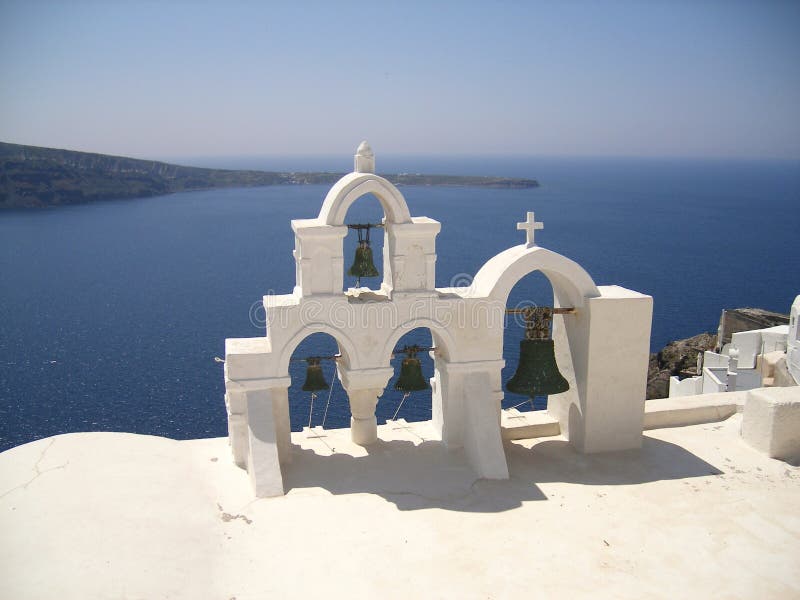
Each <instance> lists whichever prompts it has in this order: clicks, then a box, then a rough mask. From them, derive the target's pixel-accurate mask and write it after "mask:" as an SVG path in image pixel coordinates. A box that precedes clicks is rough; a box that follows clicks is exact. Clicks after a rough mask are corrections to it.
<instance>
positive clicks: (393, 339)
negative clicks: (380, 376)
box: [381, 317, 458, 364]
mask: <svg viewBox="0 0 800 600" xmlns="http://www.w3.org/2000/svg"><path fill="white" fill-rule="evenodd" d="M419 328H426V329H428V330H430V332H431V337H432V338H433V344H434V346H436V349H437V352H438V353H439V354H440V355H441V356H442V358H444V359H445V360H446V361H448V362H453V361H456V360H457V356H455V354H454V353H455V352H456V350H457V348H458V347H457V346H456V343H455V340H454V339H453V336H452V334H451V333H450V332H449V331H448V330H447V328H446V327H445V326H444V325H442V324H441V323H439V322H438V321H434V320H433V319H429V318H425V317H423V318H418V319H410V320H408V321H406V322H405V323H403V324H401V325H400V326H399V327H397V328H396V329H395V330H394V331H392V333H391V335H390V336H389V337H388V338H387V340H386V344H385V345H384V347H383V352H382V354H381V362H382V364H390V363H389V361H390V360H391V357H392V353H393V352H394V349H395V346H397V343H398V342H399V341H400V338H402V337H403V336H404V335H405V334H407V333H409V332H410V331H413V330H414V329H419Z"/></svg>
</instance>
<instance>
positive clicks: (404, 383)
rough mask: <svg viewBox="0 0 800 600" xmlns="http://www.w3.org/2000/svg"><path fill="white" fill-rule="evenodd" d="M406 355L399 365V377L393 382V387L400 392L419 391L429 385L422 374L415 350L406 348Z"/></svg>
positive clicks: (427, 387)
mask: <svg viewBox="0 0 800 600" xmlns="http://www.w3.org/2000/svg"><path fill="white" fill-rule="evenodd" d="M405 351H406V353H407V354H408V356H407V357H406V358H404V359H403V364H402V365H401V366H400V377H398V378H397V381H396V382H395V384H394V389H396V390H400V391H401V392H419V391H422V390H427V389H429V388H430V387H431V385H430V384H429V383H428V380H427V379H425V377H423V376H422V364H421V363H420V361H419V359H418V358H417V357H416V353H417V352H416V350H414V349H412V348H407V349H406V350H405Z"/></svg>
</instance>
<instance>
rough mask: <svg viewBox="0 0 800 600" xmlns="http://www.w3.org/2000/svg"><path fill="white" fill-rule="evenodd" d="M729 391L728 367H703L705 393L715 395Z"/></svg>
mask: <svg viewBox="0 0 800 600" xmlns="http://www.w3.org/2000/svg"><path fill="white" fill-rule="evenodd" d="M726 391H728V368H727V367H713V368H709V367H703V393H704V394H714V393H716V392H726Z"/></svg>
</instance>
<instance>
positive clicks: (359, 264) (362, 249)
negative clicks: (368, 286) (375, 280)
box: [347, 240, 380, 279]
mask: <svg viewBox="0 0 800 600" xmlns="http://www.w3.org/2000/svg"><path fill="white" fill-rule="evenodd" d="M347 274H348V275H350V276H352V277H358V278H359V279H361V278H362V277H378V276H379V275H380V272H378V269H376V268H375V262H374V261H373V259H372V248H370V245H369V241H368V240H361V241H360V242H359V243H358V248H356V257H355V259H354V260H353V266H352V267H350V270H349V271H347Z"/></svg>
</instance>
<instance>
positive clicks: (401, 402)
mask: <svg viewBox="0 0 800 600" xmlns="http://www.w3.org/2000/svg"><path fill="white" fill-rule="evenodd" d="M410 394H411V392H406V393H405V394H403V399H402V400H400V405H399V406H398V407H397V410H396V411H394V416H393V417H392V421H396V420H397V413H399V412H400V409H401V408H403V402H405V401H406V398H408V396H409V395H410Z"/></svg>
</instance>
